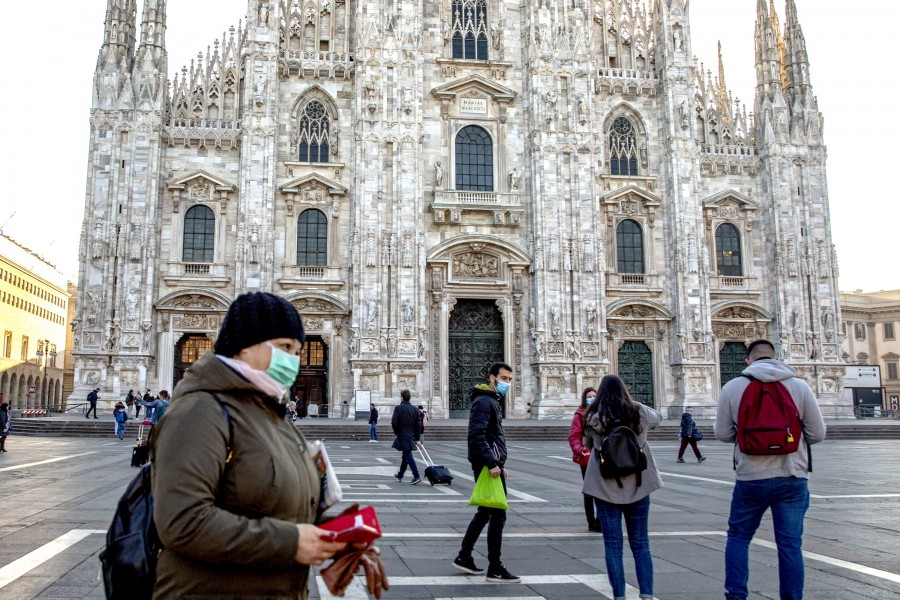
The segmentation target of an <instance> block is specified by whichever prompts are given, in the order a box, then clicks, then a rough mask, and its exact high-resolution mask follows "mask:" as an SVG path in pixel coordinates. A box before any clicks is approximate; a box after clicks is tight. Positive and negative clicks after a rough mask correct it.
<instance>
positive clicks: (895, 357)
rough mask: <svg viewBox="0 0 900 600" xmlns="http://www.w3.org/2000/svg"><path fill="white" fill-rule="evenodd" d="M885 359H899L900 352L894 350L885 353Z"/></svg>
mask: <svg viewBox="0 0 900 600" xmlns="http://www.w3.org/2000/svg"><path fill="white" fill-rule="evenodd" d="M881 358H882V359H883V360H897V359H898V358H900V354H895V353H893V352H888V353H887V354H883V355H882V356H881Z"/></svg>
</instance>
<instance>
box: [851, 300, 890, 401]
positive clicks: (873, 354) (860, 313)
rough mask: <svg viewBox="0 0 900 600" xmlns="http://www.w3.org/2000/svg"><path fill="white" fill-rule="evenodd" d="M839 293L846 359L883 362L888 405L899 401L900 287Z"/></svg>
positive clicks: (883, 379) (857, 361) (873, 362)
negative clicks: (887, 289) (865, 291)
mask: <svg viewBox="0 0 900 600" xmlns="http://www.w3.org/2000/svg"><path fill="white" fill-rule="evenodd" d="M840 297H841V314H842V315H843V319H844V324H843V326H844V334H845V335H846V338H845V339H844V343H843V351H844V360H846V361H847V362H848V363H850V364H857V365H878V366H880V367H881V383H882V385H883V386H884V399H885V407H886V408H891V407H892V406H895V405H900V330H898V327H900V290H891V291H881V292H867V293H863V292H862V291H861V290H857V291H855V292H841V295H840ZM895 410H896V408H895Z"/></svg>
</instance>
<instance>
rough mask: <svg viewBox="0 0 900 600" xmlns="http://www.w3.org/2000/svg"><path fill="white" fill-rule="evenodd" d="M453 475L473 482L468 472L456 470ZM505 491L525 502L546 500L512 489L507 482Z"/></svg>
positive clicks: (473, 479)
mask: <svg viewBox="0 0 900 600" xmlns="http://www.w3.org/2000/svg"><path fill="white" fill-rule="evenodd" d="M453 477H454V478H456V477H459V478H460V479H465V480H467V481H471V482H472V483H475V478H474V477H473V476H471V475H469V474H468V473H459V472H456V473H454V474H453ZM513 478H515V476H513ZM508 481H509V480H508V479H507V482H508ZM506 493H507V495H508V496H515V497H516V498H519V499H520V500H524V501H525V502H547V501H546V500H544V499H543V498H538V497H537V496H532V495H531V494H526V493H525V492H520V491H518V490H514V489H512V488H511V487H509V484H508V483H507V486H506Z"/></svg>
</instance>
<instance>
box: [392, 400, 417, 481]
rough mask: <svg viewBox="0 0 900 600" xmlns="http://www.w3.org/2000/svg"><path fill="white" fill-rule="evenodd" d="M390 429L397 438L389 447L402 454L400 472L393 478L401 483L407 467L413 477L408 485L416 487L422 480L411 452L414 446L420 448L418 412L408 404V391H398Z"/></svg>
mask: <svg viewBox="0 0 900 600" xmlns="http://www.w3.org/2000/svg"><path fill="white" fill-rule="evenodd" d="M391 429H393V430H394V435H396V436H397V437H396V438H394V443H393V445H392V446H391V447H392V448H393V449H394V450H397V451H399V452H402V453H403V454H402V457H401V459H400V470H399V471H397V474H396V475H394V477H396V478H397V481H403V476H404V475H405V474H406V467H407V465H408V466H409V468H410V470H411V471H412V476H413V478H412V481H410V484H412V485H416V484H417V483H419V482H420V481H422V478H421V477H420V476H419V467H418V466H417V465H416V459H414V458H413V455H412V451H413V448H415V447H416V446H421V445H422V442H420V441H419V411H418V410H416V407H415V406H413V405H412V404H410V403H409V390H401V391H400V404H398V405H397V406H395V407H394V413H393V414H392V415H391Z"/></svg>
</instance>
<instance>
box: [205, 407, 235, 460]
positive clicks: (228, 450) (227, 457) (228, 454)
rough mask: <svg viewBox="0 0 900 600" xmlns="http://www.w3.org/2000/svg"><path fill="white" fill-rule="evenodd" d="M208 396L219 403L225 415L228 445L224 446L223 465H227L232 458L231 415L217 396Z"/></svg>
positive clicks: (232, 431)
mask: <svg viewBox="0 0 900 600" xmlns="http://www.w3.org/2000/svg"><path fill="white" fill-rule="evenodd" d="M210 394H212V397H213V398H215V399H216V402H218V403H219V407H220V408H221V409H222V414H223V415H225V422H226V423H228V443H227V444H225V464H226V465H227V464H228V463H230V462H231V458H232V456H234V425H233V424H232V423H231V415H229V414H228V409H227V408H226V407H225V403H224V402H222V399H221V398H219V395H218V394H216V393H215V392H210Z"/></svg>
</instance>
